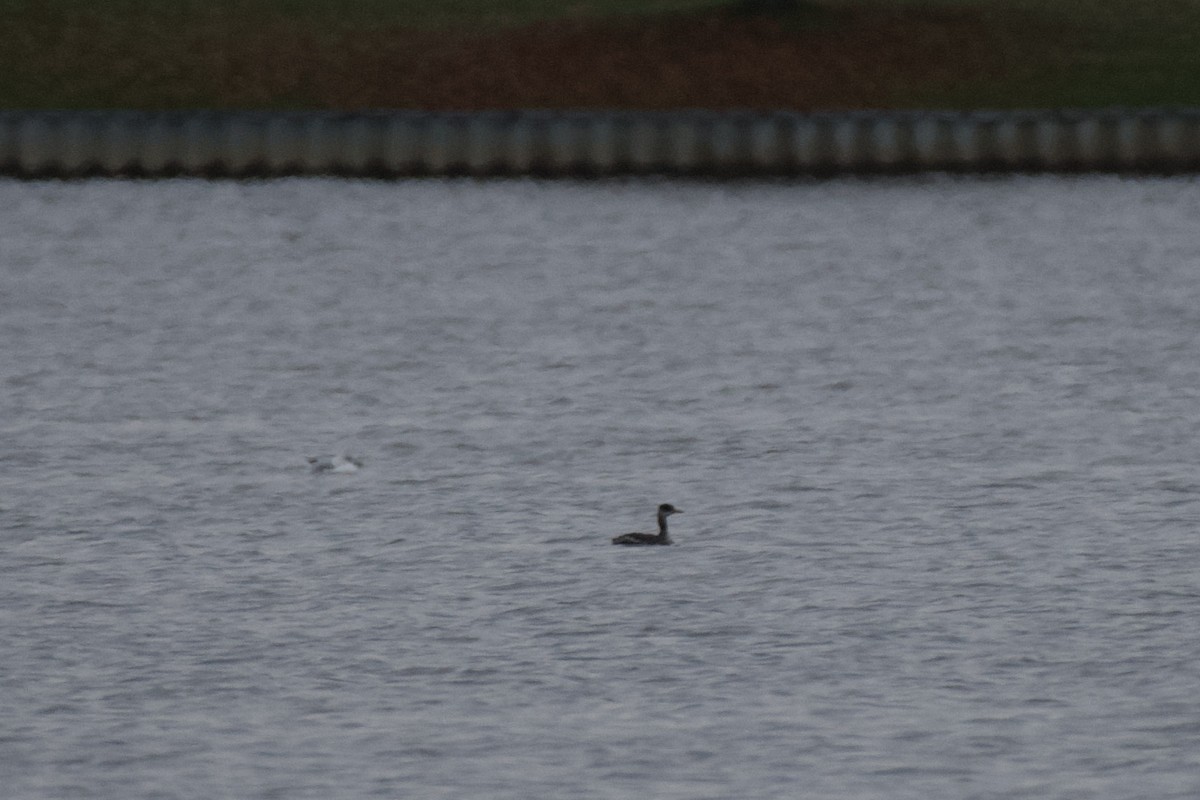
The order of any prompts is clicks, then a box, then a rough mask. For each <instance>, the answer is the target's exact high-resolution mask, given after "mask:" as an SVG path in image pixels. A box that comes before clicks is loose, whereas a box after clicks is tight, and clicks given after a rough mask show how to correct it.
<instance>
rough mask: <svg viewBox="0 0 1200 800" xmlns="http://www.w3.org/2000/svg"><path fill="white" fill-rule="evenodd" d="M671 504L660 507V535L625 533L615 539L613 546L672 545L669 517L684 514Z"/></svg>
mask: <svg viewBox="0 0 1200 800" xmlns="http://www.w3.org/2000/svg"><path fill="white" fill-rule="evenodd" d="M682 513H683V512H682V511H680V510H679V509H678V508H676V507H675V506H673V505H671V504H670V503H663V504H662V505H661V506H659V507H658V534H657V535H655V534H653V533H623V534H621V535H620V536H615V537H613V544H670V543H671V537H669V536H667V517H669V516H671V515H672V514H682Z"/></svg>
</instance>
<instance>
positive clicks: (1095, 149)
mask: <svg viewBox="0 0 1200 800" xmlns="http://www.w3.org/2000/svg"><path fill="white" fill-rule="evenodd" d="M926 170H951V171H1048V172H1071V171H1096V170H1102V171H1130V172H1135V171H1154V172H1164V173H1170V172H1196V171H1198V170H1200V109H1182V110H1120V109H1113V110H1100V111H1017V112H939V111H934V112H912V111H903V112H886V111H880V112H851V113H820V114H798V113H785V112H778V113H751V112H745V113H740V112H709V111H683V112H667V111H664V112H632V111H630V112H626V111H611V112H610V111H578V112H556V111H514V112H481V113H466V112H464V113H432V112H429V113H427V112H405V111H396V112H389V111H366V112H360V113H330V112H258V111H251V112H207V111H198V112H162V113H151V112H131V111H46V112H43V111H0V173H4V174H8V175H16V176H23V177H73V176H87V175H132V176H168V175H199V176H232V177H253V176H271V175H362V176H381V177H386V176H405V175H547V176H555V175H562V176H569V175H616V174H652V173H658V174H679V175H806V174H811V175H829V174H839V173H864V174H870V173H887V172H920V171H926Z"/></svg>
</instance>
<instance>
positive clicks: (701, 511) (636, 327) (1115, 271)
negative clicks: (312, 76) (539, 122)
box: [0, 177, 1200, 800]
mask: <svg viewBox="0 0 1200 800" xmlns="http://www.w3.org/2000/svg"><path fill="white" fill-rule="evenodd" d="M0 209H3V210H0V337H2V339H0V340H2V341H3V343H4V347H3V350H2V351H0V458H2V459H3V460H2V462H0V643H2V647H3V650H2V651H0V652H2V653H3V661H2V667H0V786H3V787H4V794H5V796H9V797H13V798H75V797H78V798H197V799H199V798H214V797H229V798H235V797H236V798H367V797H372V798H396V797H413V798H493V799H495V798H499V799H504V798H513V799H514V800H515V799H516V798H522V799H523V800H524V799H525V798H531V797H546V798H658V799H660V800H663V799H667V800H669V799H671V798H680V799H681V800H682V799H684V798H686V799H688V800H691V799H693V798H733V797H737V798H777V797H800V796H803V797H821V798H1014V797H1035V798H1126V797H1135V796H1138V797H1155V798H1194V797H1196V796H1197V794H1198V793H1200V572H1198V571H1197V568H1196V564H1197V561H1198V559H1200V526H1198V524H1197V523H1198V522H1200V477H1198V475H1197V472H1196V467H1195V465H1196V463H1197V451H1198V448H1200V439H1198V433H1200V403H1198V401H1200V339H1198V337H1200V234H1198V233H1197V231H1198V230H1200V225H1198V221H1200V186H1198V184H1197V183H1196V181H1194V180H1190V179H1171V180H1163V179H1143V180H1123V179H1118V178H1112V177H1084V178H1074V179H1062V178H1010V179H1003V180H980V179H949V178H941V179H924V180H918V179H902V180H887V181H872V182H862V181H836V182H826V183H800V184H783V183H781V184H753V183H747V184H737V183H733V184H704V183H670V182H652V181H646V182H641V181H634V182H592V183H577V184H572V183H553V184H546V183H537V182H528V181H495V182H483V183H480V182H469V181H462V182H457V181H452V182H441V181H428V182H407V183H398V184H389V183H369V182H348V181H335V180H286V181H274V182H265V183H206V182H199V181H166V182H104V181H91V182H85V183H19V182H12V181H0ZM340 452H347V453H352V454H354V455H356V456H358V457H361V458H362V459H364V461H365V466H364V468H363V469H362V470H360V471H359V472H357V473H354V474H323V475H314V474H312V473H310V471H309V467H308V464H307V463H306V461H305V459H306V457H307V456H312V455H329V454H334V453H340ZM660 502H671V503H674V504H676V505H678V506H679V507H680V508H682V509H684V513H683V514H681V515H678V516H676V517H673V518H672V536H673V538H674V539H675V540H676V543H677V544H676V546H674V547H669V548H615V547H612V546H611V545H610V544H609V539H610V538H611V537H612V536H613V535H614V534H618V533H623V532H626V531H629V530H652V529H653V525H654V521H653V514H654V507H655V506H656V505H657V504H658V503H660Z"/></svg>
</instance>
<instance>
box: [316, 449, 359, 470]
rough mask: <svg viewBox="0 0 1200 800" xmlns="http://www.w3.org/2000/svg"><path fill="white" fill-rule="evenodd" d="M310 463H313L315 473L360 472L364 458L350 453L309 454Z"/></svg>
mask: <svg viewBox="0 0 1200 800" xmlns="http://www.w3.org/2000/svg"><path fill="white" fill-rule="evenodd" d="M308 463H309V464H312V471H313V472H314V473H321V472H358V471H359V469H361V468H362V465H363V462H362V459H358V458H355V457H354V456H350V455H345V454H341V455H336V456H333V457H332V458H331V457H328V456H321V457H317V456H309V457H308Z"/></svg>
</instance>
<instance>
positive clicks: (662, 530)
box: [658, 512, 667, 539]
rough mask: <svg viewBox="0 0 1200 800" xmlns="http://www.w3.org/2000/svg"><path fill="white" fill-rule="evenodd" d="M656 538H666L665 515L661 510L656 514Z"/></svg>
mask: <svg viewBox="0 0 1200 800" xmlns="http://www.w3.org/2000/svg"><path fill="white" fill-rule="evenodd" d="M658 538H660V539H666V538H667V515H666V514H663V513H662V512H659V514H658Z"/></svg>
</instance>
